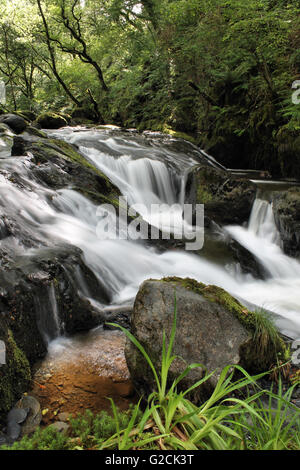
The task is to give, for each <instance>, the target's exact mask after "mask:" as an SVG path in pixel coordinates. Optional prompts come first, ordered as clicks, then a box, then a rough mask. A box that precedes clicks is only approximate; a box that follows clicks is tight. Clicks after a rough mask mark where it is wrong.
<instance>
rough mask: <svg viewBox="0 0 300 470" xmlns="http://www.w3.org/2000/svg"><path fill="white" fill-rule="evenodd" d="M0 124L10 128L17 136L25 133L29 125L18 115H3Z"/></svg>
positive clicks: (0, 117)
mask: <svg viewBox="0 0 300 470" xmlns="http://www.w3.org/2000/svg"><path fill="white" fill-rule="evenodd" d="M0 123H3V124H6V125H7V126H9V127H10V129H11V130H12V131H13V132H14V133H15V134H21V133H22V132H24V131H25V129H26V127H27V125H28V122H27V121H26V120H25V119H24V118H23V117H21V116H18V115H17V114H3V115H2V116H0Z"/></svg>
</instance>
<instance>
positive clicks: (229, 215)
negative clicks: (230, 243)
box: [187, 164, 256, 225]
mask: <svg viewBox="0 0 300 470" xmlns="http://www.w3.org/2000/svg"><path fill="white" fill-rule="evenodd" d="M187 187H188V188H189V191H188V194H189V201H187V202H189V203H193V204H204V205H205V216H206V219H207V220H208V221H214V222H216V223H217V224H220V225H229V224H239V225H240V224H243V223H244V222H247V221H248V220H249V217H250V214H251V210H252V206H253V202H254V200H255V195H256V187H255V185H254V184H253V183H251V182H250V181H248V180H245V179H241V178H238V177H235V176H233V175H231V174H230V172H227V171H225V170H223V169H221V168H215V167H213V166H210V165H207V164H206V165H204V164H201V165H197V166H196V167H194V168H193V169H192V170H191V171H190V173H189V176H188V181H187Z"/></svg>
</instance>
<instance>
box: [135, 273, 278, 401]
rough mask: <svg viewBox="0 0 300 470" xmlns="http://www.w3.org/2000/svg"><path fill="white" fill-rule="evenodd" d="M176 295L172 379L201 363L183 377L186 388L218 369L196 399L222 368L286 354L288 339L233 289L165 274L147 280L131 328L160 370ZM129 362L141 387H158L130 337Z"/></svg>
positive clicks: (260, 367) (265, 365)
mask: <svg viewBox="0 0 300 470" xmlns="http://www.w3.org/2000/svg"><path fill="white" fill-rule="evenodd" d="M175 295H176V304H177V330H176V336H175V345H174V354H175V355H176V356H177V359H176V361H175V362H174V363H173V364H172V366H171V369H170V374H169V380H170V382H172V381H173V380H175V378H177V377H178V376H179V375H180V374H181V373H182V372H183V370H184V369H185V368H186V366H187V365H189V364H201V367H199V368H197V369H193V370H192V371H191V372H190V373H189V374H188V376H187V377H186V378H185V379H184V380H183V381H182V383H181V387H182V389H183V390H186V389H187V388H189V387H191V386H192V385H193V384H194V383H196V382H197V381H198V380H200V379H201V378H202V377H203V374H204V371H205V369H206V370H208V372H214V374H213V376H212V377H211V378H210V379H209V380H208V381H207V382H205V385H204V386H203V387H200V388H198V389H196V390H195V391H194V392H193V394H192V399H193V400H194V401H196V402H197V401H200V400H202V399H203V398H206V397H207V395H209V393H211V391H212V390H213V388H214V387H215V385H216V382H217V380H218V378H219V374H220V372H221V370H222V369H223V368H224V367H226V366H227V365H228V364H232V365H234V364H238V365H241V366H243V367H244V368H245V369H246V370H248V371H249V372H251V373H255V372H265V371H267V370H269V369H270V368H271V367H272V366H273V365H276V363H277V359H278V358H279V357H280V358H282V359H285V358H286V348H285V344H284V342H283V341H282V339H281V338H280V336H279V334H278V333H277V331H276V329H275V327H274V326H273V325H272V323H271V322H269V320H267V319H266V317H262V316H260V315H261V314H260V313H256V312H250V311H249V310H248V309H247V308H246V307H244V306H243V305H242V304H241V303H240V302H239V301H238V300H236V299H235V298H233V297H232V296H231V295H230V294H229V293H228V292H226V291H224V290H223V289H221V288H219V287H216V286H206V285H205V284H202V283H198V282H197V281H195V280H193V279H181V278H174V277H172V278H165V279H162V280H149V281H146V282H144V283H143V284H142V286H141V287H140V290H139V292H138V295H137V297H136V300H135V305H134V310H133V313H132V317H131V329H132V334H133V335H134V336H135V338H136V339H137V340H138V341H139V342H140V343H141V345H142V346H143V347H144V349H145V350H146V352H147V353H148V355H149V356H150V358H151V360H152V362H153V364H154V367H155V368H156V370H160V367H161V356H162V348H163V346H162V344H163V331H165V332H166V337H167V341H168V340H169V339H170V334H171V329H172V323H173V319H174V305H175ZM126 359H127V364H128V367H129V370H130V373H131V376H132V379H133V382H134V384H135V387H136V389H137V391H138V392H139V393H141V394H147V395H148V394H149V392H150V391H151V390H152V389H154V387H155V383H154V379H153V374H152V371H151V369H150V367H148V365H147V363H146V361H145V359H144V357H143V356H142V354H141V353H140V352H139V350H138V349H137V348H136V347H135V346H134V345H133V344H132V343H131V342H130V341H129V340H128V341H127V343H126Z"/></svg>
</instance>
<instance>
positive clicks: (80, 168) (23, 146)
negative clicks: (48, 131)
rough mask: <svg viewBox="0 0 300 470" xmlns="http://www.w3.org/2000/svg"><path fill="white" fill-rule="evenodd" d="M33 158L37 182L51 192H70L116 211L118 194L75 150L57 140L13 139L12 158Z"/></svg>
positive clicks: (31, 136)
mask: <svg viewBox="0 0 300 470" xmlns="http://www.w3.org/2000/svg"><path fill="white" fill-rule="evenodd" d="M28 152H30V154H32V155H33V158H34V163H35V166H34V168H33V169H32V171H33V173H34V175H35V177H36V178H38V179H39V180H40V181H41V183H43V184H46V185H47V186H49V187H50V188H51V189H55V190H57V189H62V188H66V187H69V188H73V189H74V190H76V191H78V192H80V193H82V194H83V195H84V196H86V197H87V198H89V199H90V200H92V201H93V202H95V203H97V204H107V203H109V204H112V205H114V206H115V208H116V209H117V210H119V196H121V192H120V190H119V189H118V188H117V187H116V186H114V185H113V184H112V182H111V181H110V180H109V178H107V176H105V175H104V174H103V173H102V172H101V171H100V170H98V169H97V168H96V167H95V166H94V165H93V164H92V163H90V162H88V161H87V160H86V159H85V158H84V157H83V156H82V155H81V154H80V153H79V152H78V150H77V149H76V147H75V146H73V145H71V144H69V143H67V142H64V141H61V140H58V139H52V138H51V139H50V138H43V137H39V136H35V135H30V136H28V137H26V135H25V134H24V135H22V136H17V137H15V138H14V146H13V150H12V153H13V155H15V156H19V155H20V156H21V155H26V153H28Z"/></svg>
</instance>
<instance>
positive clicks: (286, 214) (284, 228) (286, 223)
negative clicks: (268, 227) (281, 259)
mask: <svg viewBox="0 0 300 470" xmlns="http://www.w3.org/2000/svg"><path fill="white" fill-rule="evenodd" d="M273 211H274V216H275V222H276V226H277V228H278V230H279V233H280V237H281V240H282V245H283V249H284V251H285V253H286V254H287V255H289V256H300V187H297V186H295V187H293V188H290V189H289V190H288V191H285V192H280V193H277V194H275V196H274V200H273Z"/></svg>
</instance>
